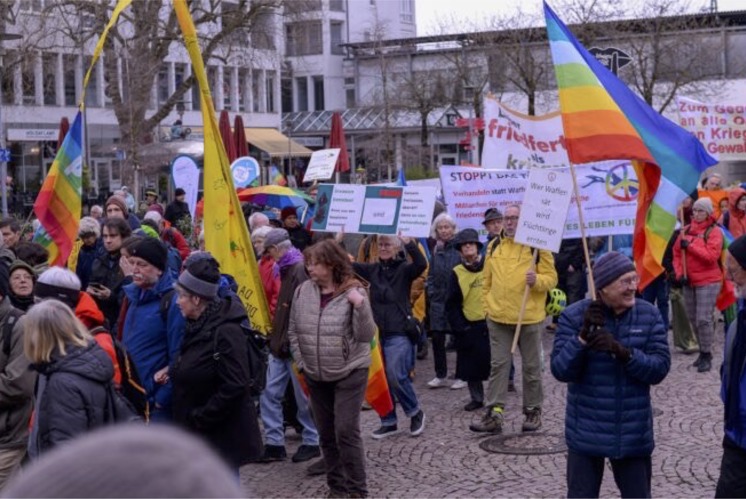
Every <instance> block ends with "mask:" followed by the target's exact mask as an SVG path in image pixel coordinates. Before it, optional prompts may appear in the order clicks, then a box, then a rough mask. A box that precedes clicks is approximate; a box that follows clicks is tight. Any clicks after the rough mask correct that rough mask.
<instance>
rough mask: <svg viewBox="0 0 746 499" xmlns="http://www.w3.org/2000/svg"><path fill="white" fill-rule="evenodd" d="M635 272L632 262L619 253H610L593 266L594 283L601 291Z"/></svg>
mask: <svg viewBox="0 0 746 499" xmlns="http://www.w3.org/2000/svg"><path fill="white" fill-rule="evenodd" d="M635 270H636V269H635V264H634V263H632V260H630V259H629V258H627V257H626V256H624V255H622V254H621V253H619V252H618V251H609V252H608V253H605V254H604V255H602V256H601V258H599V259H598V260H597V261H596V264H595V265H594V266H593V283H594V284H595V285H596V289H598V290H601V289H604V288H605V287H606V286H608V285H609V284H611V283H612V282H614V281H616V280H617V279H619V277H621V276H623V275H624V274H627V273H629V272H634V271H635Z"/></svg>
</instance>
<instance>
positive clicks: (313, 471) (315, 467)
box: [306, 459, 326, 476]
mask: <svg viewBox="0 0 746 499" xmlns="http://www.w3.org/2000/svg"><path fill="white" fill-rule="evenodd" d="M324 474H326V462H325V461H324V460H323V459H317V460H316V461H314V462H312V463H311V464H310V465H308V466H307V467H306V475H308V476H317V475H324Z"/></svg>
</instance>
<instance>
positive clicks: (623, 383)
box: [551, 299, 671, 459]
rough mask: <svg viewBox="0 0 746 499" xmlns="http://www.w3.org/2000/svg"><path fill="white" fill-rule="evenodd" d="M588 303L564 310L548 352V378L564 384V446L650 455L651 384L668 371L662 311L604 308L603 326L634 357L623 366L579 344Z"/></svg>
mask: <svg viewBox="0 0 746 499" xmlns="http://www.w3.org/2000/svg"><path fill="white" fill-rule="evenodd" d="M590 303H591V300H589V299H585V300H582V301H579V302H576V303H573V304H572V305H570V306H569V307H568V308H567V309H565V311H564V312H563V313H562V315H561V316H560V319H559V326H558V328H557V332H556V333H555V338H554V348H553V349H552V356H551V359H552V360H551V367H552V374H553V375H554V377H555V378H557V380H558V381H561V382H564V383H568V387H567V405H566V409H565V440H566V441H567V446H568V447H569V448H570V450H572V451H573V452H577V453H579V454H583V455H586V456H600V457H608V458H611V459H621V458H626V457H639V456H649V455H650V454H651V453H652V452H653V448H654V447H655V442H654V439H653V411H652V407H651V405H650V385H656V384H658V383H660V382H661V381H663V379H664V378H665V377H666V375H667V374H668V370H669V368H670V367H671V353H670V352H669V349H668V339H667V332H666V330H665V329H664V327H663V320H662V319H661V316H660V312H658V308H657V307H656V306H655V305H652V304H650V303H648V302H646V301H645V300H641V299H637V300H635V305H634V306H633V307H632V308H630V309H628V310H626V311H624V312H623V313H622V314H621V315H618V316H615V315H614V314H613V312H612V311H611V310H610V309H607V310H606V321H605V324H604V327H605V328H606V329H607V330H609V331H610V332H611V333H612V334H613V335H614V337H615V338H616V340H617V341H619V342H620V343H622V344H623V345H624V346H625V347H627V348H628V349H629V350H630V352H631V354H632V356H631V358H630V360H629V362H627V363H626V364H622V363H621V362H620V361H618V360H616V359H614V358H613V357H612V356H611V355H610V354H609V353H608V352H597V351H593V350H590V349H589V348H587V346H585V345H583V344H582V343H581V342H580V339H579V338H578V335H579V334H580V330H581V328H582V326H583V317H584V315H585V311H586V309H587V308H588V305H589V304H590Z"/></svg>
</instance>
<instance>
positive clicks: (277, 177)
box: [269, 165, 288, 187]
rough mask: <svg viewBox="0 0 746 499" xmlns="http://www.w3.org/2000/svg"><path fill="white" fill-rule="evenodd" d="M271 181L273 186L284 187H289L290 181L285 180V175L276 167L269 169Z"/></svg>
mask: <svg viewBox="0 0 746 499" xmlns="http://www.w3.org/2000/svg"><path fill="white" fill-rule="evenodd" d="M269 181H270V183H271V184H274V185H281V186H283V187H284V186H286V185H288V181H287V179H285V175H283V174H282V172H281V171H280V169H279V168H277V167H276V166H275V165H272V166H270V167H269Z"/></svg>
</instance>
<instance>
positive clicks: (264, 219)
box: [249, 211, 269, 232]
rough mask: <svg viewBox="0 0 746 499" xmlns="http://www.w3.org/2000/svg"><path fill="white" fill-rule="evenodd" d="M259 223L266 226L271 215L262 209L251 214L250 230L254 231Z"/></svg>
mask: <svg viewBox="0 0 746 499" xmlns="http://www.w3.org/2000/svg"><path fill="white" fill-rule="evenodd" d="M257 225H261V226H262V227H263V226H266V225H269V217H268V216H267V215H265V214H264V213H262V212H260V211H255V212H254V213H252V214H251V215H250V216H249V230H250V231H252V232H254V229H255V228H257V229H258V228H259V227H257Z"/></svg>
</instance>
